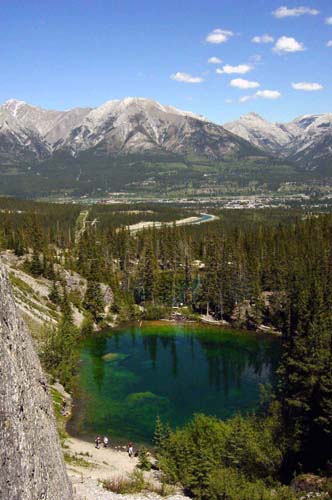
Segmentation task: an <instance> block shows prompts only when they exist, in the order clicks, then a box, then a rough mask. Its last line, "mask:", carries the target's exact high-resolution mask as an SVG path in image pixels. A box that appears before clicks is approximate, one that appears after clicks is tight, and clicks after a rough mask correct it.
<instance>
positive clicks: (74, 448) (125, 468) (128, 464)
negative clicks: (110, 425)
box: [64, 436, 186, 500]
mask: <svg viewBox="0 0 332 500" xmlns="http://www.w3.org/2000/svg"><path fill="white" fill-rule="evenodd" d="M134 451H135V450H134ZM64 452H65V454H66V455H67V456H68V455H70V456H71V457H73V463H72V464H69V463H67V472H68V475H69V477H70V480H71V482H72V485H73V490H74V495H75V500H120V499H123V500H126V499H127V500H130V499H133V500H143V499H146V498H153V499H156V500H157V499H160V498H162V497H160V496H159V495H157V494H155V493H149V492H148V493H145V492H144V493H138V494H131V495H119V494H116V493H113V492H111V491H107V490H105V489H104V488H103V487H102V486H101V484H100V483H99V481H100V480H103V479H111V478H116V477H128V476H129V475H130V474H131V473H132V472H133V471H134V469H135V467H136V465H137V463H138V459H137V458H136V457H133V458H130V457H129V456H128V453H127V451H126V448H125V447H122V446H119V447H117V448H112V447H108V448H103V447H100V449H97V448H96V447H95V444H94V443H93V442H91V443H89V442H88V441H83V440H81V439H77V438H73V437H71V436H69V437H68V439H67V440H66V442H65V448H64ZM80 460H82V462H83V461H84V462H83V463H84V465H79V462H80ZM151 461H153V460H151ZM88 464H90V465H88ZM144 476H145V478H146V479H147V480H148V481H149V482H151V483H155V484H158V483H159V482H160V481H159V479H158V471H151V472H145V473H144ZM166 498H168V500H185V499H186V497H184V496H183V495H181V494H176V495H171V496H168V497H166Z"/></svg>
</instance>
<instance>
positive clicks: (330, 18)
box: [325, 17, 332, 25]
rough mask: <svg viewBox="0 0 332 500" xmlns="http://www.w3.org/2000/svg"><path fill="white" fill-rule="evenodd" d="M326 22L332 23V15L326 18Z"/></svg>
mask: <svg viewBox="0 0 332 500" xmlns="http://www.w3.org/2000/svg"><path fill="white" fill-rule="evenodd" d="M325 24H330V25H331V24H332V17H327V18H326V19H325Z"/></svg>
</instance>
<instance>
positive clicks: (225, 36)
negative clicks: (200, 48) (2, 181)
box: [205, 28, 234, 43]
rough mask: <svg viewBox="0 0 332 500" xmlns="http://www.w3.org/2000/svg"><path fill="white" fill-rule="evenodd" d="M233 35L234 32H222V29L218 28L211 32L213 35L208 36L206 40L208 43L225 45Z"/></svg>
mask: <svg viewBox="0 0 332 500" xmlns="http://www.w3.org/2000/svg"><path fill="white" fill-rule="evenodd" d="M233 35H234V33H233V31H228V30H221V29H220V28H217V29H215V30H213V31H211V33H209V34H208V35H207V37H206V39H205V40H206V41H207V42H208V43H225V42H227V40H229V39H230V37H231V36H233Z"/></svg>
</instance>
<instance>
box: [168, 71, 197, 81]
mask: <svg viewBox="0 0 332 500" xmlns="http://www.w3.org/2000/svg"><path fill="white" fill-rule="evenodd" d="M170 78H171V79H172V80H175V81H176V82H184V83H201V82H204V79H203V78H201V77H200V76H192V75H190V74H189V73H181V72H180V71H178V72H177V73H175V74H173V75H171V77H170Z"/></svg>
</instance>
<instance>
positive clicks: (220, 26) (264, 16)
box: [0, 0, 332, 124]
mask: <svg viewBox="0 0 332 500" xmlns="http://www.w3.org/2000/svg"><path fill="white" fill-rule="evenodd" d="M0 72H1V75H0V102H1V103H2V102H4V101H6V100H8V99H10V98H16V99H20V100H23V101H26V102H28V103H30V104H33V105H37V106H41V107H45V108H49V109H69V108H72V107H76V106H82V107H85V106H89V107H96V106H99V105H100V104H102V103H103V102H105V101H108V100H110V99H122V98H124V97H128V96H135V97H147V98H151V99H155V100H157V101H159V102H161V103H162V104H170V105H173V106H176V107H178V108H180V109H185V110H190V111H193V112H195V113H197V114H201V115H204V116H206V117H207V118H209V119H210V120H212V121H215V122H216V123H221V124H222V123H225V122H227V121H230V120H234V119H236V118H238V117H239V116H241V115H243V114H246V113H248V112H256V113H259V114H261V115H262V116H263V117H265V118H266V119H268V120H272V121H279V122H287V121H290V120H292V119H293V118H295V117H296V116H299V115H302V114H309V113H326V112H332V1H331V0H316V1H314V0H311V1H308V2H307V1H306V0H303V2H302V0H299V1H298V2H294V1H292V0H290V1H287V0H281V1H275V0H250V1H249V0H201V1H198V0H186V1H185V0H167V1H165V0H135V1H134V0H117V1H115V0H0Z"/></svg>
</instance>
